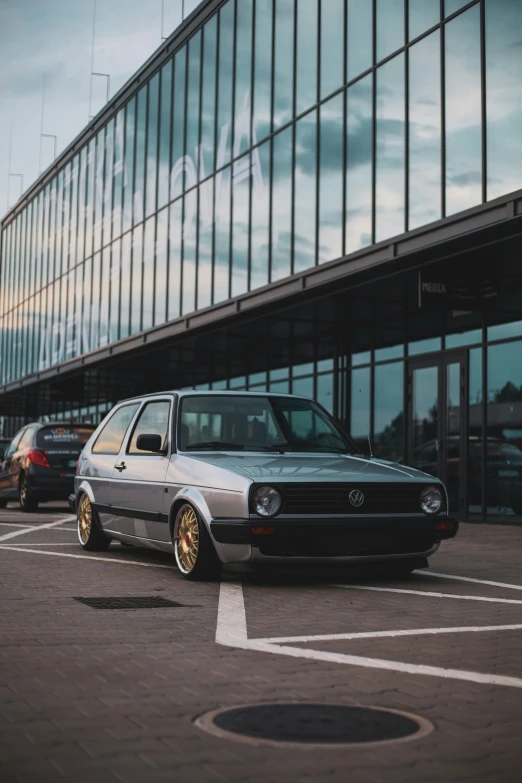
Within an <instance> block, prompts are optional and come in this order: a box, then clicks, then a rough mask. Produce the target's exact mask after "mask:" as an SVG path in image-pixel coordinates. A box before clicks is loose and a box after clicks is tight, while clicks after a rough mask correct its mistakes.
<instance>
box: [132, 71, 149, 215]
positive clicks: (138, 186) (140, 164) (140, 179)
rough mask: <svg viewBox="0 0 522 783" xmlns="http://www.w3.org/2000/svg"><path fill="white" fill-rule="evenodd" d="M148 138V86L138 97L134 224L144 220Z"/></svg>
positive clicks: (143, 88) (142, 89)
mask: <svg viewBox="0 0 522 783" xmlns="http://www.w3.org/2000/svg"><path fill="white" fill-rule="evenodd" d="M146 138H147V85H145V86H144V87H142V88H141V90H140V91H139V93H138V96H137V111H136V140H135V141H136V156H135V161H134V167H135V168H134V211H133V223H134V225H136V224H137V223H140V222H141V221H142V220H143V214H144V211H143V208H144V203H143V202H144V194H145V142H146Z"/></svg>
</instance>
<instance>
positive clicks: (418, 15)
mask: <svg viewBox="0 0 522 783" xmlns="http://www.w3.org/2000/svg"><path fill="white" fill-rule="evenodd" d="M439 22H440V0H410V2H409V10H408V34H409V38H410V41H412V40H413V39H414V38H417V36H418V35H421V34H422V33H424V32H426V30H429V29H430V28H431V27H434V26H435V25H436V24H439Z"/></svg>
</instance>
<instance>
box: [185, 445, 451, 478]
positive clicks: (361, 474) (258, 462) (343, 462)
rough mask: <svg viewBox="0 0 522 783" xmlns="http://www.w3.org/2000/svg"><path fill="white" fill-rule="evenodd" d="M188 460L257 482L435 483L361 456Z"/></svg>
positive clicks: (288, 455) (215, 456) (212, 456)
mask: <svg viewBox="0 0 522 783" xmlns="http://www.w3.org/2000/svg"><path fill="white" fill-rule="evenodd" d="M190 456H191V458H192V459H196V460H198V461H199V462H206V463H207V464H209V465H215V466H216V467H219V468H224V469H225V470H231V471H232V472H234V473H238V474H239V475H240V476H245V477H246V478H249V479H252V480H253V481H255V482H256V483H259V482H260V481H271V482H277V481H284V482H285V483H289V482H294V481H314V482H317V481H325V482H330V481H353V480H357V482H360V483H363V482H373V481H389V482H391V483H395V482H402V481H410V480H412V479H413V480H414V481H426V480H428V481H438V480H437V479H434V478H433V476H429V475H427V474H426V473H422V472H421V471H420V470H415V469H414V468H408V467H406V466H404V465H397V464H395V463H393V462H385V461H384V460H378V459H365V458H364V457H349V456H345V455H337V454H336V455H333V456H332V455H329V454H320V455H318V454H299V455H296V454H294V453H286V454H263V455H259V454H258V453H257V454H252V453H250V454H245V453H241V454H236V453H233V454H232V453H226V452H221V453H216V454H208V455H207V454H205V455H203V454H201V455H199V454H198V456H196V455H195V454H191V455H190Z"/></svg>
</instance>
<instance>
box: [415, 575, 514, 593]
mask: <svg viewBox="0 0 522 783" xmlns="http://www.w3.org/2000/svg"><path fill="white" fill-rule="evenodd" d="M415 575H416V576H434V577H436V578H437V579H456V580H457V581H459V582H474V583H475V584H478V585H489V586H490V587H506V588H508V589H509V590H522V585H513V584H510V583H509V582H492V581H491V580H489V579H475V578H474V577H472V576H456V575H455V574H439V573H435V572H434V571H415Z"/></svg>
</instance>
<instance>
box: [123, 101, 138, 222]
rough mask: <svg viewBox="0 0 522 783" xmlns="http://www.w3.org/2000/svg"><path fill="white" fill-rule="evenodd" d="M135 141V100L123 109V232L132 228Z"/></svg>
mask: <svg viewBox="0 0 522 783" xmlns="http://www.w3.org/2000/svg"><path fill="white" fill-rule="evenodd" d="M135 139H136V98H133V99H132V100H131V101H129V102H128V104H127V106H126V107H125V163H124V167H125V168H124V177H123V231H124V232H125V231H128V230H129V228H130V227H131V226H132V206H133V201H134V142H135Z"/></svg>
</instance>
